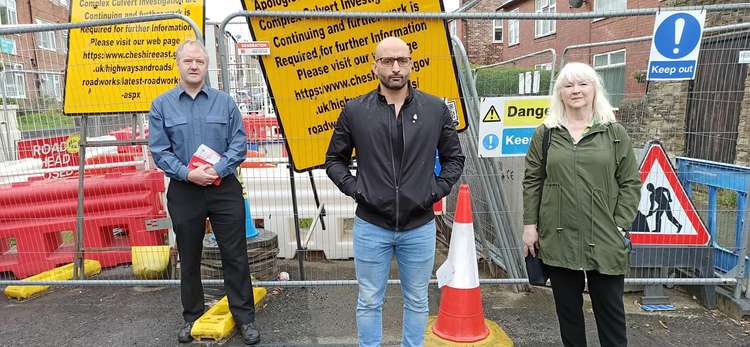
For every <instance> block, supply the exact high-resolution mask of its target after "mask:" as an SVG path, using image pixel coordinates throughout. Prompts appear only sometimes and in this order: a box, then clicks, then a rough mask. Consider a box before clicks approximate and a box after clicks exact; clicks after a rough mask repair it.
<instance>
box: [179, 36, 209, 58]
mask: <svg viewBox="0 0 750 347" xmlns="http://www.w3.org/2000/svg"><path fill="white" fill-rule="evenodd" d="M188 45H191V46H195V47H198V48H200V49H201V51H203V55H205V56H206V62H208V50H207V49H206V46H204V45H203V42H200V41H198V40H194V39H185V40H183V41H182V43H180V45H179V46H177V49H175V51H174V57H175V60H177V61H180V54H182V51H183V50H185V47H186V46H188Z"/></svg>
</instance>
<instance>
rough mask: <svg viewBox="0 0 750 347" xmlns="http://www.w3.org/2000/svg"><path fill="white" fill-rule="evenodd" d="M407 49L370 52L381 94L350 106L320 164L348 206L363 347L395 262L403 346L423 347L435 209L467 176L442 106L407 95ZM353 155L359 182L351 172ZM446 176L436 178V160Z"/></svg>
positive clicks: (377, 326) (397, 45)
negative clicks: (352, 214)
mask: <svg viewBox="0 0 750 347" xmlns="http://www.w3.org/2000/svg"><path fill="white" fill-rule="evenodd" d="M411 66H412V61H411V54H410V52H409V46H408V45H407V44H406V43H405V42H404V41H402V40H401V39H398V38H395V37H390V38H386V39H384V40H383V41H381V42H380V43H379V44H378V46H377V48H376V49H375V63H374V64H373V67H372V71H373V73H374V74H375V75H376V76H377V77H378V79H379V80H380V84H379V87H378V89H377V90H374V91H372V92H370V93H368V94H365V95H363V96H360V97H358V98H356V99H354V100H351V101H349V102H348V103H347V104H346V106H345V107H344V109H343V111H342V112H341V115H340V116H339V120H338V122H337V123H336V128H335V129H334V132H333V137H332V138H331V143H330V145H329V147H328V153H327V156H326V172H327V173H328V177H330V178H331V180H332V181H333V182H334V183H335V184H336V186H338V187H339V189H340V190H341V192H343V193H344V194H346V195H348V196H350V197H352V198H354V200H355V201H356V202H357V211H356V216H357V218H356V219H355V224H354V261H355V269H356V274H357V281H358V282H359V296H358V299H357V331H358V335H359V344H360V346H379V345H380V340H381V336H382V310H381V308H382V304H383V297H384V293H385V285H386V282H387V280H388V274H389V273H390V265H391V258H392V257H393V255H394V254H395V256H396V260H397V262H398V271H399V274H400V279H401V289H402V293H403V295H404V313H403V314H404V315H403V321H404V323H403V344H402V345H403V346H421V345H422V343H423V339H424V329H425V326H426V324H427V315H428V306H427V302H428V300H427V285H428V283H429V279H430V276H431V274H432V268H433V265H434V260H435V222H434V217H435V216H434V213H433V212H432V204H433V203H434V202H436V201H438V200H439V199H441V198H442V197H443V196H445V195H447V194H448V193H450V191H451V187H453V185H454V184H455V183H456V181H458V178H459V177H460V176H461V172H462V171H463V166H464V156H463V154H462V152H461V144H460V142H459V141H458V135H457V134H456V130H455V126H454V123H453V119H452V118H451V115H450V112H449V111H448V107H447V106H446V105H445V103H444V102H443V101H442V100H440V99H438V98H436V97H434V96H431V95H428V94H425V93H422V92H420V91H418V90H416V89H414V88H412V87H411V85H410V83H409V72H410V71H411ZM355 149H356V154H357V166H358V170H357V175H356V176H354V175H352V174H351V172H350V170H349V164H350V163H351V156H352V151H353V150H355ZM436 150H437V152H438V156H439V158H440V165H441V167H442V169H441V172H440V175H439V176H435V174H434V161H435V151H436Z"/></svg>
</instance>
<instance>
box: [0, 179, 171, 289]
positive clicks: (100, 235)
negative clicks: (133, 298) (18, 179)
mask: <svg viewBox="0 0 750 347" xmlns="http://www.w3.org/2000/svg"><path fill="white" fill-rule="evenodd" d="M84 184H85V185H84V225H83V226H84V227H83V229H84V247H85V248H96V250H92V251H86V252H85V257H86V258H87V259H95V260H98V261H99V262H100V263H101V264H102V266H105V267H109V266H115V265H119V264H124V263H129V262H130V250H129V247H130V246H151V245H160V244H163V242H164V238H165V236H166V233H167V230H166V229H163V230H158V231H147V230H146V225H145V220H146V219H152V218H164V217H166V213H165V211H164V207H163V206H162V204H161V198H160V196H159V194H160V193H161V192H164V174H163V173H162V172H160V171H155V170H152V171H147V172H143V171H141V172H134V173H126V174H119V173H116V174H107V175H104V176H91V177H86V180H85V181H84ZM77 189H78V182H77V181H76V180H51V181H50V180H47V181H37V182H24V183H15V184H11V185H3V186H0V206H2V208H0V272H8V271H10V272H13V274H14V275H15V276H16V277H17V278H25V277H28V276H31V275H34V274H37V273H40V272H42V271H46V270H50V269H52V268H54V267H56V266H58V265H60V264H63V263H69V262H71V261H72V259H73V245H72V243H70V242H68V243H63V233H65V232H70V233H71V234H70V235H71V236H72V234H73V233H75V230H76V212H77V201H78V200H77V199H78V194H77ZM12 239H14V240H15V249H14V250H12V249H11V247H10V240H12Z"/></svg>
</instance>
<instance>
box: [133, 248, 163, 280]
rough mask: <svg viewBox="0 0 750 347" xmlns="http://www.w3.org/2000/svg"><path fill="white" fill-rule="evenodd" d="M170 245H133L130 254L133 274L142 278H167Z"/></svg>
mask: <svg viewBox="0 0 750 347" xmlns="http://www.w3.org/2000/svg"><path fill="white" fill-rule="evenodd" d="M169 255H170V248H169V246H133V247H131V249H130V256H131V259H132V261H133V274H135V276H136V277H138V278H141V279H147V280H151V279H157V278H166V272H167V267H168V266H169Z"/></svg>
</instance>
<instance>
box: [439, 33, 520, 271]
mask: <svg viewBox="0 0 750 347" xmlns="http://www.w3.org/2000/svg"><path fill="white" fill-rule="evenodd" d="M451 38H452V39H453V41H454V42H456V41H458V39H457V38H456V37H455V36H452V37H451ZM456 46H457V47H458V48H459V51H460V52H459V53H460V54H458V55H459V56H460V57H461V58H462V59H463V60H464V62H463V63H464V65H465V66H469V62H468V58H467V55H466V52H465V51H464V49H463V46H462V45H456ZM473 82H474V81H473V80H471V83H469V84H468V88H469V92H470V96H469V97H470V98H471V99H473V100H474V101H475V102H472V103H468V106H470V107H474V109H473V111H474V114H476V115H477V117H476V119H479V105H478V104H477V103H476V101H477V100H479V96H478V95H477V91H476V86H475V84H474V83H473ZM467 119H469V120H470V121H473V120H474V117H467ZM477 128H478V124H476V122H474V124H473V125H472V124H471V123H470V124H469V134H470V138H471V140H473V139H475V138H477V137H478V133H476V131H477V130H478V129H477ZM470 143H471V147H472V149H473V148H474V143H473V142H471V141H470ZM477 162H478V165H477V170H478V171H479V177H480V180H481V182H482V185H484V186H485V187H493V186H494V187H500V186H499V185H493V184H491V183H490V182H489V179H488V177H489V170H487V168H486V167H485V166H484V163H483V162H482V161H481V160H479V159H477ZM484 193H485V195H486V197H487V200H488V202H489V204H490V206H491V207H495V209H494V210H495V211H503V210H504V209H500V208H499V206H504V205H502V204H499V203H498V201H497V199H496V196H495V194H492V193H491V192H489V191H488V190H484ZM500 194H502V191H500ZM500 202H502V198H501V201H500ZM489 217H490V220H491V221H492V225H493V227H494V229H495V231H496V236H497V238H498V240H500V242H502V243H504V244H505V245H506V246H505V247H501V249H500V251H501V253H502V256H503V258H504V259H505V261H506V264H505V270H506V271H508V273H509V274H510V275H511V276H512V277H514V278H520V277H522V276H521V270H520V266H518V264H519V263H518V262H516V261H514V255H513V253H512V252H511V251H510V249H517V248H518V245H517V244H515V243H511V242H509V240H508V238H507V235H506V232H504V231H505V230H512V229H511V228H506V226H505V225H503V223H502V221H501V219H500V218H498V216H497V214H496V213H490V214H489ZM511 232H512V231H511Z"/></svg>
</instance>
